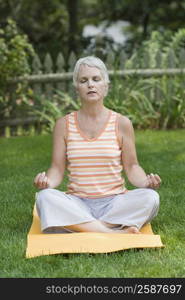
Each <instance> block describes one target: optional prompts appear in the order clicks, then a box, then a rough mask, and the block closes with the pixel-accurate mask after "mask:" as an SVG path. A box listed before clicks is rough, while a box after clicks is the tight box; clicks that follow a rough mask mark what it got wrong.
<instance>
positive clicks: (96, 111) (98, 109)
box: [79, 104, 108, 119]
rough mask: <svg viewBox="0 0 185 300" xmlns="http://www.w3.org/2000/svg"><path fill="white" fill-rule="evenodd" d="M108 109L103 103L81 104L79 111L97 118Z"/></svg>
mask: <svg viewBox="0 0 185 300" xmlns="http://www.w3.org/2000/svg"><path fill="white" fill-rule="evenodd" d="M107 111H108V109H107V108H106V107H105V106H104V105H102V104H101V105H97V104H95V105H88V104H87V105H82V106H81V108H80V110H79V112H80V113H81V114H83V115H85V116H87V117H90V118H94V119H96V118H98V117H100V116H101V115H102V114H104V113H105V112H107Z"/></svg>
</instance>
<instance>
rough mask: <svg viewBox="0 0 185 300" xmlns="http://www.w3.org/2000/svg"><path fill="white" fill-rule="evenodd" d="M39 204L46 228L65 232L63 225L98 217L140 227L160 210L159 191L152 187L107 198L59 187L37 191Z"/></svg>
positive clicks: (119, 224) (98, 218) (110, 221)
mask: <svg viewBox="0 0 185 300" xmlns="http://www.w3.org/2000/svg"><path fill="white" fill-rule="evenodd" d="M36 207H37V212H38V215H39V217H40V220H41V230H42V231H43V232H54V233H56V232H63V233H67V232H70V230H68V229H65V228H63V226H69V225H74V224H80V223H84V222H91V221H94V220H100V221H104V222H107V223H110V224H115V227H116V228H117V227H118V226H120V228H123V227H124V226H136V227H137V228H138V229H140V228H141V227H142V226H143V225H144V224H145V223H148V222H150V221H151V220H152V219H153V218H154V217H155V216H156V215H157V213H158V209H159V194H158V193H157V192H156V191H154V190H152V189H148V188H138V189H134V190H130V191H128V192H126V193H125V194H118V195H112V196H106V197H104V198H98V199H97V198H96V199H89V198H80V197H77V196H74V195H71V194H66V193H65V192H61V191H59V190H56V189H44V190H41V191H40V192H38V193H36Z"/></svg>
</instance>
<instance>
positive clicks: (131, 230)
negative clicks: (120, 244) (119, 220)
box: [115, 226, 141, 234]
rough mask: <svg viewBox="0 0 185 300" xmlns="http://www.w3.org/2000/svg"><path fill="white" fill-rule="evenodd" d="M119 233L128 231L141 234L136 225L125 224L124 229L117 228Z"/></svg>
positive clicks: (128, 232)
mask: <svg viewBox="0 0 185 300" xmlns="http://www.w3.org/2000/svg"><path fill="white" fill-rule="evenodd" d="M115 232H117V233H127V234H141V232H140V231H139V229H138V228H137V227H135V226H130V227H128V226H125V227H124V228H123V229H118V230H115Z"/></svg>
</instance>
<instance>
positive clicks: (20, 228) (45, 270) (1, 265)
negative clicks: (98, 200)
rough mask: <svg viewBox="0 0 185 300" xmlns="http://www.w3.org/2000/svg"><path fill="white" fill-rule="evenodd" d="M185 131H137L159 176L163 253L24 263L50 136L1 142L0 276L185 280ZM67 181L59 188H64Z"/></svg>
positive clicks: (147, 163) (142, 156)
mask: <svg viewBox="0 0 185 300" xmlns="http://www.w3.org/2000/svg"><path fill="white" fill-rule="evenodd" d="M184 136H185V130H177V131H137V132H136V143H137V152H138V158H139V161H140V164H141V165H142V166H143V167H144V169H145V170H146V172H155V173H159V174H160V175H161V177H162V180H163V184H162V186H161V188H160V190H159V193H160V196H161V205H160V211H159V214H158V216H157V217H156V218H155V219H154V220H153V222H152V225H153V230H154V232H155V233H157V234H160V235H161V239H162V241H163V243H164V245H165V248H162V249H159V248H158V249H140V250H137V249H136V250H133V249H132V250H127V251H120V252H115V253H110V254H65V255H62V254H61V255H51V256H42V257H36V258H32V259H26V258H25V250H26V238H27V233H28V230H29V228H30V225H31V222H32V209H33V205H34V201H35V199H34V194H35V188H34V187H33V185H32V181H33V177H34V176H35V174H37V173H38V172H40V171H42V170H46V169H47V168H48V166H49V164H50V157H51V143H52V139H51V136H35V137H16V138H10V139H5V138H1V139H0V170H1V172H0V179H1V180H0V190H1V192H0V203H1V206H0V207H1V218H0V228H1V237H0V249H1V251H0V277H38V278H39V277H42V278H45V277H52V278H54V277H61V278H65V277H67V278H68V277H76V278H79V277H82V278H88V277H89V278H92V277H120V278H127V277H137V278H138V277H168V278H169V277H171V278H174V277H185V195H184V191H185V180H184V176H185V139H184ZM66 182H67V179H66V178H65V180H64V182H63V184H62V185H61V187H60V188H61V189H65V187H66Z"/></svg>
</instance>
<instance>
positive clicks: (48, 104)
mask: <svg viewBox="0 0 185 300" xmlns="http://www.w3.org/2000/svg"><path fill="white" fill-rule="evenodd" d="M24 103H25V104H27V105H28V106H29V105H30V103H29V101H27V99H26V98H24ZM79 106H80V104H79V101H74V100H73V99H72V98H71V97H70V96H69V95H68V94H67V93H64V92H62V91H59V90H56V93H55V95H54V96H53V98H52V100H50V99H48V98H45V97H36V98H35V106H34V109H32V111H30V115H33V116H38V119H39V121H40V122H41V123H42V122H44V123H46V125H45V128H44V130H42V133H44V132H52V131H53V127H54V125H55V122H56V120H57V119H58V118H60V117H62V116H64V115H66V114H67V113H70V112H72V111H74V110H78V109H79Z"/></svg>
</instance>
